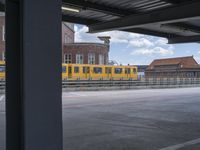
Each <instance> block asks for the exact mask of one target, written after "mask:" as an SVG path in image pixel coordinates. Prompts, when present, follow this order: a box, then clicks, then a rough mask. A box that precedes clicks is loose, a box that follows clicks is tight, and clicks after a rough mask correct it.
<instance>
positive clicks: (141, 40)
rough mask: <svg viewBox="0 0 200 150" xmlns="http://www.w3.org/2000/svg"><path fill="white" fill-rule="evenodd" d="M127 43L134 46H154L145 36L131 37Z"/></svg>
mask: <svg viewBox="0 0 200 150" xmlns="http://www.w3.org/2000/svg"><path fill="white" fill-rule="evenodd" d="M129 45H131V46H135V47H152V46H154V44H153V42H151V41H149V40H148V39H145V38H139V39H133V40H132V41H130V43H129Z"/></svg>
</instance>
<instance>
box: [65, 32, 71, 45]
mask: <svg viewBox="0 0 200 150" xmlns="http://www.w3.org/2000/svg"><path fill="white" fill-rule="evenodd" d="M64 43H65V44H67V43H71V40H70V37H69V36H68V34H67V33H65V35H64Z"/></svg>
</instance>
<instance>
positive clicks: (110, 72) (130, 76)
mask: <svg viewBox="0 0 200 150" xmlns="http://www.w3.org/2000/svg"><path fill="white" fill-rule="evenodd" d="M4 79H5V62H4V61H0V80H4ZM62 79H63V80H137V67H135V66H111V65H90V64H62Z"/></svg>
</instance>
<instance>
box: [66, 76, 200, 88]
mask: <svg viewBox="0 0 200 150" xmlns="http://www.w3.org/2000/svg"><path fill="white" fill-rule="evenodd" d="M173 85H176V86H184V85H185V86H187V85H191V86H197V85H200V78H148V79H143V80H140V81H135V80H76V81H70V80H69V81H63V88H84V87H127V88H129V87H143V86H155V87H156V86H157V87H165V86H166V87H168V86H173Z"/></svg>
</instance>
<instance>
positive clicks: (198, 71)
mask: <svg viewBox="0 0 200 150" xmlns="http://www.w3.org/2000/svg"><path fill="white" fill-rule="evenodd" d="M145 76H146V78H174V77H177V78H199V77H200V66H199V64H198V63H197V62H196V60H195V59H194V58H193V56H189V57H178V58H168V59H157V60H154V61H153V62H152V63H151V64H150V65H149V66H148V68H147V69H146V72H145Z"/></svg>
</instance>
